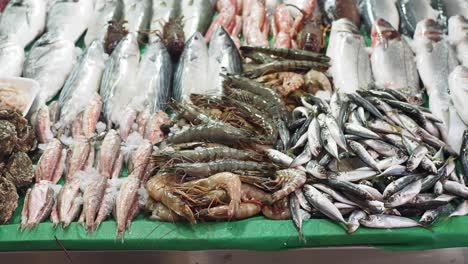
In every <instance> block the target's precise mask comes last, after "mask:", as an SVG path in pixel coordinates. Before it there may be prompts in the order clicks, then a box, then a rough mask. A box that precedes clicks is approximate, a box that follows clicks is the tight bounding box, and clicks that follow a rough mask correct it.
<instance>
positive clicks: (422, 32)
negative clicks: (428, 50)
mask: <svg viewBox="0 0 468 264" xmlns="http://www.w3.org/2000/svg"><path fill="white" fill-rule="evenodd" d="M442 35H443V30H442V26H441V25H439V23H437V21H435V20H434V19H431V18H426V19H423V20H422V21H420V22H419V23H418V24H417V25H416V30H415V31H414V39H415V40H417V39H429V40H432V41H435V42H438V41H440V40H441V39H442Z"/></svg>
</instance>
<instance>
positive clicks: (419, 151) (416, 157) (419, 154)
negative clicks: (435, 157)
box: [406, 145, 428, 171]
mask: <svg viewBox="0 0 468 264" xmlns="http://www.w3.org/2000/svg"><path fill="white" fill-rule="evenodd" d="M427 152H428V149H427V148H426V147H425V146H423V145H419V146H417V147H416V148H415V149H414V150H413V152H412V153H411V156H410V157H409V159H408V162H407V164H406V167H407V168H408V171H414V170H415V169H416V168H417V167H418V166H419V164H420V163H421V161H422V159H423V158H424V157H425V156H426V154H427Z"/></svg>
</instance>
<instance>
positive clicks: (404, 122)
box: [268, 89, 468, 232]
mask: <svg viewBox="0 0 468 264" xmlns="http://www.w3.org/2000/svg"><path fill="white" fill-rule="evenodd" d="M408 101H409V99H408V98H407V97H406V96H405V95H403V94H401V93H398V92H396V91H395V90H391V89H373V90H368V91H364V90H360V91H358V92H357V93H349V94H342V93H334V94H333V96H332V98H331V99H330V101H325V100H322V99H320V98H318V97H315V96H312V95H306V96H304V97H302V98H301V105H300V106H298V107H296V108H295V109H294V111H293V122H292V123H291V130H292V132H291V134H292V136H291V141H290V149H289V151H288V153H287V154H286V153H281V152H278V151H273V150H270V152H268V156H269V157H270V158H271V159H272V160H273V161H274V162H275V163H276V164H278V165H279V166H282V167H284V168H287V167H289V168H295V169H297V170H300V171H303V172H306V173H307V175H308V180H307V184H306V185H304V186H303V187H302V188H298V189H297V190H296V191H295V193H294V194H293V195H291V197H290V201H289V203H290V208H291V216H292V218H293V220H294V223H295V224H296V226H297V227H298V229H299V232H301V225H302V222H303V221H304V220H306V219H308V218H310V217H314V216H317V215H320V216H325V217H327V218H330V219H332V220H334V221H337V222H339V223H342V224H344V225H345V226H346V229H347V230H348V232H354V231H356V230H357V228H358V227H359V225H363V226H366V227H372V228H400V227H412V226H421V225H424V226H426V225H430V224H432V223H433V222H434V221H435V220H436V219H437V218H438V217H439V216H442V215H448V214H450V216H455V215H466V214H467V213H468V211H467V209H468V208H467V203H466V202H464V201H463V200H464V199H466V198H468V196H467V195H468V187H466V185H465V178H464V176H463V175H460V174H458V173H457V172H456V171H455V158H456V155H457V153H458V150H457V151H455V150H453V149H452V148H451V147H450V146H449V145H448V144H447V143H446V142H445V140H444V139H443V138H439V137H438V136H434V134H437V135H439V134H443V135H444V134H445V133H446V131H445V130H443V127H440V126H439V127H438V126H437V124H440V123H442V120H440V119H438V118H436V117H435V116H434V115H433V114H432V113H431V112H430V111H429V110H428V109H427V108H424V107H421V106H414V105H411V104H409V103H408ZM434 129H435V130H437V131H434ZM438 129H440V130H438ZM435 132H437V133H435ZM465 144H466V142H465ZM465 148H466V147H465ZM466 151H467V150H465V149H462V155H466ZM455 201H456V203H455ZM460 201H462V203H461V204H459V206H458V207H457V208H456V209H455V208H454V207H453V204H458V203H459V202H460ZM451 202H454V203H451ZM347 215H349V218H348V219H347V220H345V218H344V217H345V216H347ZM416 216H417V217H420V218H419V220H413V219H412V218H408V217H416Z"/></svg>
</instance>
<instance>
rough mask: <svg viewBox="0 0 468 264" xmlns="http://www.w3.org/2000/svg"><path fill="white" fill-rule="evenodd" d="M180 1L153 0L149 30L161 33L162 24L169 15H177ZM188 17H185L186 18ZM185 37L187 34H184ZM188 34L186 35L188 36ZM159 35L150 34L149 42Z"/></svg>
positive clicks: (166, 20)
mask: <svg viewBox="0 0 468 264" xmlns="http://www.w3.org/2000/svg"><path fill="white" fill-rule="evenodd" d="M180 4H181V1H176V0H153V8H152V9H153V12H152V15H151V21H150V29H151V32H159V33H162V31H163V26H164V24H165V23H166V22H168V21H169V18H170V17H177V16H179V13H180ZM188 18H189V17H186V19H188ZM185 36H186V37H187V34H185ZM190 36H191V35H189V36H188V37H190ZM157 39H159V37H158V36H157V35H156V34H151V35H150V42H154V41H156V40H157Z"/></svg>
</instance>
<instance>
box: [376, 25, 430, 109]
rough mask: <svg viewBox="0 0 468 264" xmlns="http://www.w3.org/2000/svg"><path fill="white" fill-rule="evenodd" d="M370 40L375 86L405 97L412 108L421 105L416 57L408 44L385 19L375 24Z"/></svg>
mask: <svg viewBox="0 0 468 264" xmlns="http://www.w3.org/2000/svg"><path fill="white" fill-rule="evenodd" d="M371 39H372V54H371V65H372V72H373V73H374V79H375V84H376V85H377V86H379V87H385V88H390V89H393V90H397V91H400V92H402V93H404V94H405V95H407V96H409V97H410V102H411V103H413V104H422V96H421V91H420V87H419V75H418V71H417V69H416V63H415V59H414V54H413V51H412V50H411V48H410V47H409V45H408V44H407V43H406V41H405V40H404V39H402V38H401V36H400V34H398V32H397V31H396V30H395V29H394V28H393V27H392V26H391V25H390V24H389V23H388V22H387V21H385V20H383V19H377V21H376V22H375V24H374V27H373V28H372V34H371Z"/></svg>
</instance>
